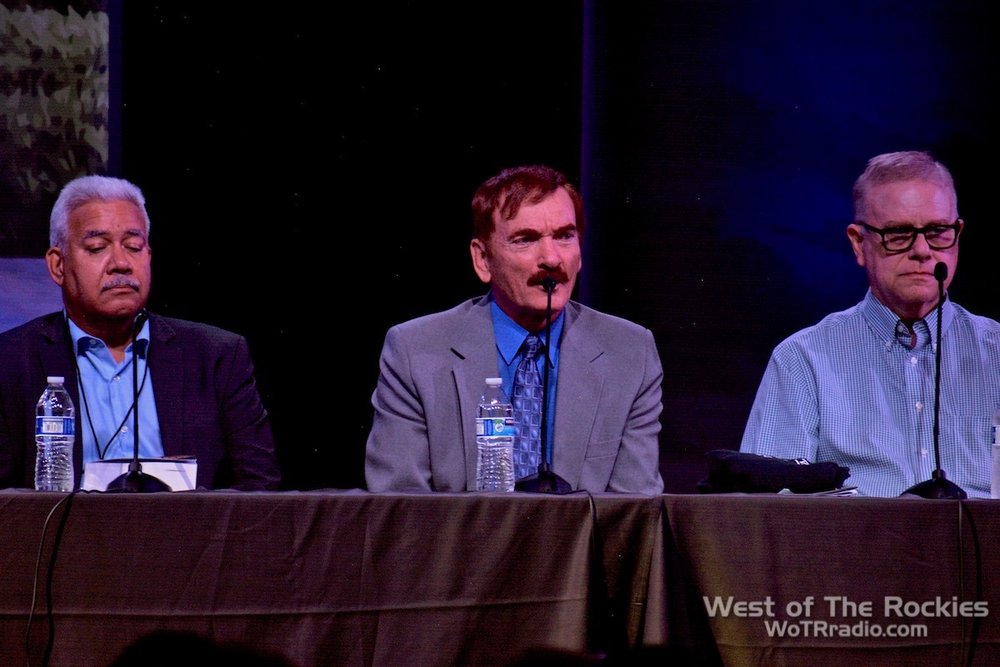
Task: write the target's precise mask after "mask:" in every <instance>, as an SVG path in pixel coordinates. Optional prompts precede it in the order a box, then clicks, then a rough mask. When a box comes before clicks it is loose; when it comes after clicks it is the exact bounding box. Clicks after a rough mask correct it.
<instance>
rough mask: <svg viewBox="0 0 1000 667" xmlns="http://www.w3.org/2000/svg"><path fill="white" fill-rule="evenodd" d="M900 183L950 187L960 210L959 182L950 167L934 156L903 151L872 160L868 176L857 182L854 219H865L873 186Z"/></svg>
mask: <svg viewBox="0 0 1000 667" xmlns="http://www.w3.org/2000/svg"><path fill="white" fill-rule="evenodd" d="M900 181H928V182H930V183H936V184H938V185H940V186H942V187H944V188H947V189H948V190H950V191H951V198H952V201H953V202H954V203H955V208H956V210H957V209H958V195H956V194H955V181H954V180H953V179H952V177H951V172H950V171H948V168H947V167H945V166H944V165H943V164H941V163H940V162H938V161H937V160H935V159H934V158H933V157H931V154H930V153H926V152H924V151H899V152H897V153H882V154H881V155H876V156H875V157H873V158H872V159H871V160H868V166H866V167H865V171H864V173H863V174H861V175H860V176H859V177H858V180H857V181H855V182H854V219H855V220H864V215H865V206H866V198H867V197H868V193H869V192H870V191H871V189H872V188H873V187H875V186H877V185H885V184H886V183H898V182H900Z"/></svg>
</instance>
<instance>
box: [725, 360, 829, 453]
mask: <svg viewBox="0 0 1000 667" xmlns="http://www.w3.org/2000/svg"><path fill="white" fill-rule="evenodd" d="M819 426H820V424H819V400H818V395H817V388H816V381H815V377H814V374H813V373H812V372H811V369H810V367H809V364H808V361H807V359H806V358H805V357H804V356H803V354H802V352H801V350H800V349H799V348H797V347H796V346H794V345H789V344H788V343H784V344H782V345H779V346H778V348H777V349H775V351H774V353H773V354H772V355H771V359H770V361H769V362H768V364H767V370H766V371H765V372H764V378H763V379H762V380H761V383H760V387H759V388H758V389H757V397H756V398H755V399H754V403H753V407H752V408H751V409H750V418H749V419H748V420H747V425H746V430H745V431H744V432H743V440H742V442H741V443H740V451H741V452H747V453H750V454H760V455H763V456H776V457H780V458H786V459H794V458H805V459H808V460H809V461H815V460H816V451H817V448H818V445H819Z"/></svg>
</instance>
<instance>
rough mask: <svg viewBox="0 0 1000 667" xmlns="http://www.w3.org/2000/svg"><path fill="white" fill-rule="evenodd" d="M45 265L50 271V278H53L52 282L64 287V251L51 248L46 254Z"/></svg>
mask: <svg viewBox="0 0 1000 667" xmlns="http://www.w3.org/2000/svg"><path fill="white" fill-rule="evenodd" d="M45 265H46V266H47V267H48V269H49V277H50V278H52V282H54V283H55V284H56V285H59V286H60V287H62V284H63V281H64V280H65V279H66V271H65V267H64V265H63V254H62V250H60V249H59V248H49V250H48V252H46V253H45Z"/></svg>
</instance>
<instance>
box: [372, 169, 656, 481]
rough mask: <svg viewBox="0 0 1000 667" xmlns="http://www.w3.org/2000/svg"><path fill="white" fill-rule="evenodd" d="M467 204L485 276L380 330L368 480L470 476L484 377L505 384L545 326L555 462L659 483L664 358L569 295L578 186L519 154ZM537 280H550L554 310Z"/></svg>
mask: <svg viewBox="0 0 1000 667" xmlns="http://www.w3.org/2000/svg"><path fill="white" fill-rule="evenodd" d="M472 212H473V228H474V238H473V239H472V242H471V244H470V252H471V255H472V263H473V268H474V269H475V271H476V274H477V275H478V276H479V278H480V279H481V280H482V281H483V282H484V283H488V284H489V285H490V287H491V289H490V291H489V293H488V294H487V295H485V296H483V297H479V298H476V299H472V300H470V301H467V302H465V303H463V304H460V305H458V306H456V307H455V308H452V309H451V310H448V311H445V312H442V313H435V314H433V315H428V316H425V317H421V318H418V319H415V320H411V321H409V322H405V323H403V324H400V325H397V326H395V327H393V328H392V329H390V330H389V332H388V334H387V335H386V339H385V345H384V347H383V349H382V356H381V359H380V363H379V368H380V372H379V379H378V384H377V386H376V388H375V392H374V394H373V395H372V405H373V407H374V409H375V416H374V420H373V422H372V430H371V433H370V434H369V437H368V445H367V452H366V459H365V477H366V481H367V484H368V489H369V490H371V491H428V490H429V491H465V490H473V489H475V488H476V433H475V423H476V422H475V420H476V408H477V405H478V403H479V397H480V395H481V394H482V390H483V386H484V379H485V378H487V377H496V376H500V377H504V378H505V382H504V386H505V387H510V386H511V382H510V381H508V380H512V378H513V376H514V372H515V369H516V368H517V366H518V364H519V363H520V361H521V358H522V357H523V355H524V350H523V348H522V347H521V345H522V342H523V341H524V340H525V338H526V337H528V336H529V335H530V334H539V335H541V334H542V332H543V331H544V330H545V329H546V325H550V326H551V330H552V332H553V340H552V350H551V351H550V354H549V356H550V357H551V362H550V364H551V365H550V369H549V370H550V372H551V377H552V378H554V379H555V381H554V382H553V383H552V384H551V386H550V390H549V397H548V398H549V400H548V403H547V406H548V408H549V409H548V410H547V412H548V422H549V424H550V425H552V426H554V428H549V429H547V431H548V433H549V434H550V436H551V437H550V439H549V443H550V445H551V446H550V451H551V454H552V459H551V461H550V464H551V469H552V471H553V472H554V473H556V474H557V475H558V476H559V477H561V478H562V479H564V480H565V481H566V482H567V483H568V484H569V486H570V487H571V488H572V489H585V490H588V491H593V492H603V491H618V492H628V493H644V494H656V493H660V492H662V490H663V480H662V478H661V477H660V472H659V443H658V434H659V431H660V423H659V417H660V412H661V410H662V403H661V389H660V384H661V382H662V380H663V369H662V367H661V365H660V358H659V354H658V353H657V350H656V345H655V343H654V341H653V336H652V334H651V333H650V331H649V330H647V329H645V328H643V327H640V326H638V325H636V324H633V323H631V322H628V321H626V320H623V319H620V318H617V317H613V316H611V315H606V314H604V313H599V312H597V311H595V310H592V309H590V308H587V307H586V306H583V305H581V304H579V303H576V302H574V301H570V295H571V293H572V291H573V286H574V285H575V283H576V277H577V274H578V273H579V271H580V268H581V266H582V258H581V253H580V237H581V234H582V232H583V227H584V217H583V202H582V199H581V197H580V195H579V193H578V192H577V191H576V189H575V188H574V187H573V186H572V185H571V184H570V183H569V181H568V180H567V179H566V177H565V176H564V175H562V174H561V173H559V172H557V171H555V170H553V169H551V168H548V167H544V166H529V167H517V168H514V169H508V170H505V171H503V172H501V173H500V174H498V175H496V176H494V177H493V178H491V179H489V180H487V181H486V182H485V183H483V185H482V186H480V188H479V189H478V190H477V191H476V194H475V196H474V197H473V201H472ZM547 279H551V280H552V281H554V282H555V287H554V289H553V290H552V294H551V299H552V311H551V312H552V319H551V320H547V319H546V313H547V307H546V306H547V299H548V294H547V291H546V289H545V287H544V281H546V280H547ZM542 339H543V341H544V336H542ZM508 393H509V392H508Z"/></svg>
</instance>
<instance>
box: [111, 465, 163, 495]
mask: <svg viewBox="0 0 1000 667" xmlns="http://www.w3.org/2000/svg"><path fill="white" fill-rule="evenodd" d="M170 490H171V488H170V487H169V486H168V485H167V484H166V483H165V482H163V481H162V480H160V479H158V478H156V477H153V476H152V475H147V474H146V473H144V472H142V471H141V470H133V471H131V472H127V473H124V474H122V475H119V476H118V477H116V478H114V479H113V480H111V481H110V482H108V488H107V489H106V490H105V493H159V492H160V491H170Z"/></svg>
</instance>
